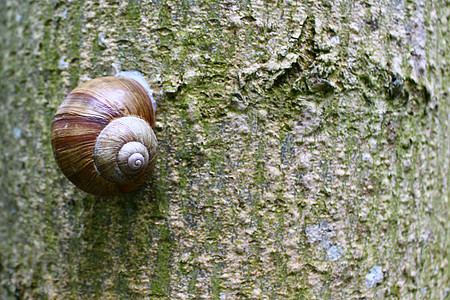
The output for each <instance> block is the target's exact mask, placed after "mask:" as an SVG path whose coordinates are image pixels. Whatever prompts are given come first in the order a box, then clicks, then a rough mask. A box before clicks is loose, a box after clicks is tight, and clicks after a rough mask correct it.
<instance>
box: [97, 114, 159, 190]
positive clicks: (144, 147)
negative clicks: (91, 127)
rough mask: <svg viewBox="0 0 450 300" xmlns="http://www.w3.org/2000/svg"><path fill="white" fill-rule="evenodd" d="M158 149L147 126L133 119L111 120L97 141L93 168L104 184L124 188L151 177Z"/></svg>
mask: <svg viewBox="0 0 450 300" xmlns="http://www.w3.org/2000/svg"><path fill="white" fill-rule="evenodd" d="M157 149H158V143H157V141H156V136H155V134H154V133H153V130H152V129H151V127H150V126H149V125H148V123H147V122H145V121H144V120H142V119H140V118H138V117H134V116H131V117H122V118H118V119H114V120H112V121H111V122H110V123H109V124H108V125H107V126H106V127H105V128H104V129H103V130H102V131H101V132H100V134H99V135H98V137H97V140H96V143H95V147H94V162H95V168H96V169H97V171H98V172H99V173H100V175H101V176H102V177H104V178H105V179H106V180H109V181H111V182H116V183H120V184H127V183H130V182H133V181H135V180H136V176H142V175H145V174H146V173H151V169H150V168H152V166H153V161H152V160H154V159H155V158H156V151H157ZM151 159H152V160H151Z"/></svg>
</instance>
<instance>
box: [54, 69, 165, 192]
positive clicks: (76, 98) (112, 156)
mask: <svg viewBox="0 0 450 300" xmlns="http://www.w3.org/2000/svg"><path fill="white" fill-rule="evenodd" d="M155 110H156V102H155V100H154V99H153V96H152V90H151V89H150V87H149V86H148V83H147V81H146V80H145V78H144V77H143V76H142V75H141V74H140V73H139V72H137V71H127V72H120V73H119V74H117V75H116V76H114V77H112V76H109V77H100V78H96V79H93V80H90V81H87V82H85V83H82V84H81V85H79V86H78V87H76V88H75V89H74V90H73V91H72V92H70V93H69V95H68V96H67V97H66V98H65V99H64V101H63V102H62V104H61V106H60V107H59V108H58V110H57V111H56V115H55V117H54V119H53V122H52V128H51V143H52V148H53V153H54V156H55V160H56V162H57V164H58V166H59V168H60V169H61V170H62V172H63V173H64V175H65V176H66V177H67V178H68V179H69V180H70V181H71V182H72V183H73V184H75V185H76V186H77V187H78V188H80V189H82V190H83V191H85V192H88V193H91V194H94V195H97V196H114V195H118V194H124V193H128V192H131V191H134V190H136V189H138V188H139V187H141V186H142V185H143V184H144V183H145V181H146V180H147V179H148V177H149V176H150V175H151V173H152V171H153V168H154V165H155V161H156V155H157V152H158V142H157V140H156V136H155V133H154V128H155Z"/></svg>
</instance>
